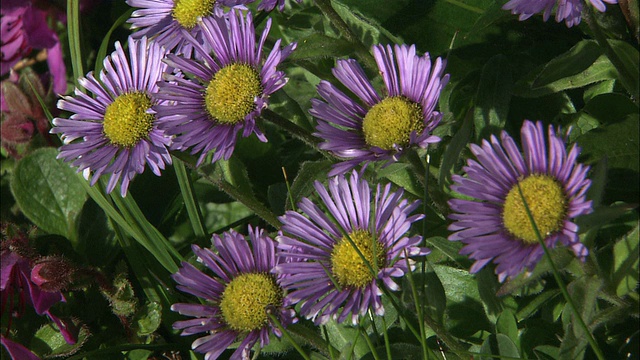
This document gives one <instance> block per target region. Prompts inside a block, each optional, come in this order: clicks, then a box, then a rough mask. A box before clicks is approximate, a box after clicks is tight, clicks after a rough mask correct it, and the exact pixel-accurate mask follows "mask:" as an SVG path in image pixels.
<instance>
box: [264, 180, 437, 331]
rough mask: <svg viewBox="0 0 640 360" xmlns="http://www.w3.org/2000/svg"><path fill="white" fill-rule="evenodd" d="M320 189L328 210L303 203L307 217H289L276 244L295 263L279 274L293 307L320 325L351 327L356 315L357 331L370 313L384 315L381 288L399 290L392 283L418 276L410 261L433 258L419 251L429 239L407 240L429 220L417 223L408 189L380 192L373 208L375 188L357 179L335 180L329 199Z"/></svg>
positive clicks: (280, 267) (281, 268) (291, 214)
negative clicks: (361, 318)
mask: <svg viewBox="0 0 640 360" xmlns="http://www.w3.org/2000/svg"><path fill="white" fill-rule="evenodd" d="M314 187H315V189H316V191H317V193H318V195H319V197H320V199H321V200H322V204H320V206H318V205H316V204H314V203H313V202H312V201H311V200H309V199H308V198H303V199H302V200H301V202H300V204H299V205H298V206H299V208H300V210H301V211H302V212H303V213H304V214H305V215H306V216H303V215H301V214H299V213H297V212H293V211H287V213H286V214H285V215H284V216H282V217H281V221H282V223H283V225H282V233H281V234H280V235H279V236H278V237H277V238H276V240H277V241H278V243H279V245H278V248H279V249H280V250H282V252H281V253H280V256H283V257H285V258H287V259H288V260H289V261H288V262H285V263H281V264H279V265H278V266H276V268H275V271H276V273H278V274H281V275H286V277H284V278H283V279H282V281H281V284H282V286H283V287H284V288H285V289H286V290H287V291H289V294H288V295H287V299H289V301H290V302H291V303H292V304H295V303H298V302H299V303H300V304H301V307H300V313H301V314H302V315H305V316H306V317H307V318H313V319H314V321H315V322H316V324H323V323H326V322H327V321H328V320H329V319H330V318H333V319H335V320H337V321H338V322H343V321H344V320H345V319H346V318H347V317H348V316H349V314H351V321H352V322H353V323H354V324H356V323H357V320H358V316H361V315H364V314H365V313H366V312H367V311H368V310H369V309H373V311H374V312H375V313H376V314H377V315H383V314H384V308H383V306H382V301H381V295H382V291H381V289H380V286H384V287H385V288H387V289H389V290H393V291H395V290H398V289H399V287H398V285H397V284H396V283H395V282H394V281H393V280H392V278H393V277H401V276H403V275H404V274H405V273H406V272H407V271H410V270H409V267H408V266H407V265H408V263H409V264H410V265H409V266H410V267H411V270H413V261H412V260H409V259H407V257H409V256H418V255H426V254H428V253H429V250H428V249H426V248H420V247H418V245H419V244H420V242H421V241H422V237H421V236H419V235H416V236H412V237H408V236H407V231H409V228H410V227H411V224H412V223H413V222H415V221H418V220H420V219H422V218H423V217H424V215H422V214H418V215H411V212H412V211H413V210H415V209H416V208H417V207H418V204H419V202H418V201H415V202H409V201H407V200H406V199H403V198H402V195H403V190H402V189H401V190H398V191H395V192H391V190H390V189H391V186H390V185H389V184H387V185H386V186H385V187H384V188H381V186H380V185H378V186H377V189H376V192H375V195H374V196H373V201H372V199H371V189H370V188H369V184H368V183H367V181H366V180H364V179H361V178H360V176H359V175H358V173H357V172H355V171H353V173H352V174H351V178H350V179H347V178H346V177H345V176H342V175H340V176H336V177H334V178H331V179H330V180H329V185H328V191H327V189H325V187H324V186H323V185H322V184H321V183H319V182H317V181H316V183H315V184H314ZM372 207H373V208H372ZM323 209H325V210H326V211H328V213H329V214H327V213H325V211H324V210H323ZM283 233H284V234H283ZM285 234H286V235H285ZM356 248H357V250H356ZM364 259H366V262H365V261H364ZM378 280H379V281H378Z"/></svg>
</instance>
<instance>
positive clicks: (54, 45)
mask: <svg viewBox="0 0 640 360" xmlns="http://www.w3.org/2000/svg"><path fill="white" fill-rule="evenodd" d="M0 14H2V18H1V19H0V38H2V41H1V49H0V75H5V74H7V73H8V72H9V71H10V70H11V68H12V67H13V66H14V65H15V64H17V63H18V62H19V61H20V60H22V59H23V58H24V57H26V56H28V55H29V53H30V52H31V51H32V50H33V49H45V50H46V51H47V65H48V66H49V72H50V73H51V76H52V77H53V90H54V92H56V93H57V94H64V93H65V92H66V90H67V79H66V76H67V75H66V74H67V71H66V67H65V65H64V60H63V59H62V47H61V46H60V39H58V35H57V34H56V33H55V31H53V30H52V29H50V28H49V27H48V26H47V12H46V11H44V10H41V9H38V8H36V7H35V6H33V5H32V4H31V2H30V1H15V0H11V1H3V3H2V8H1V9H0Z"/></svg>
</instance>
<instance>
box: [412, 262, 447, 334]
mask: <svg viewBox="0 0 640 360" xmlns="http://www.w3.org/2000/svg"><path fill="white" fill-rule="evenodd" d="M420 268H421V265H420V264H417V265H416V270H415V271H414V272H413V274H412V277H413V282H414V286H415V287H416V289H415V290H416V293H417V294H418V301H419V302H421V301H424V304H425V308H426V310H427V311H428V312H429V316H430V317H432V318H434V319H435V320H436V321H437V322H438V323H442V321H443V316H444V312H445V310H446V308H447V296H446V295H445V292H444V287H443V286H442V282H441V281H440V279H439V278H438V274H436V273H435V271H433V269H431V266H428V267H427V270H426V271H425V273H422V272H419V271H420V270H419V269H420ZM423 285H424V288H423ZM402 288H403V289H407V290H405V291H403V292H402V301H403V302H404V303H405V306H406V307H407V308H409V309H412V311H416V310H415V299H414V298H413V295H412V292H411V291H410V290H409V289H411V284H410V283H409V278H408V276H405V277H404V281H403V285H402ZM423 290H424V291H423Z"/></svg>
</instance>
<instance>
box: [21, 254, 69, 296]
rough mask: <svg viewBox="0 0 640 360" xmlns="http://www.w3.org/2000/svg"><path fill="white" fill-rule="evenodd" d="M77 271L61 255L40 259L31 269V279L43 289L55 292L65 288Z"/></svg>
mask: <svg viewBox="0 0 640 360" xmlns="http://www.w3.org/2000/svg"><path fill="white" fill-rule="evenodd" d="M74 273H75V269H74V267H73V266H72V265H71V264H70V263H69V262H68V261H67V260H65V259H64V258H62V257H60V256H49V257H45V258H42V259H41V260H39V261H38V262H37V263H36V265H34V267H33V269H32V270H31V281H32V282H33V283H34V284H36V285H38V286H39V287H40V288H41V289H42V290H44V291H47V292H55V291H60V290H62V289H65V288H66V287H67V286H68V285H69V283H70V282H71V277H72V276H73V274H74Z"/></svg>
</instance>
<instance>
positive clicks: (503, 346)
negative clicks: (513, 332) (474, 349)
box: [479, 334, 520, 360]
mask: <svg viewBox="0 0 640 360" xmlns="http://www.w3.org/2000/svg"><path fill="white" fill-rule="evenodd" d="M480 353H482V354H491V355H498V356H508V357H510V358H516V359H520V352H519V351H518V347H517V346H516V344H514V343H513V341H511V339H509V337H508V336H506V335H503V334H495V335H494V334H491V335H489V337H488V338H487V339H486V340H485V341H484V342H483V343H482V347H481V348H480ZM479 358H480V359H481V360H485V359H486V360H492V359H494V358H493V357H491V356H484V355H481V356H479Z"/></svg>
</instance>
